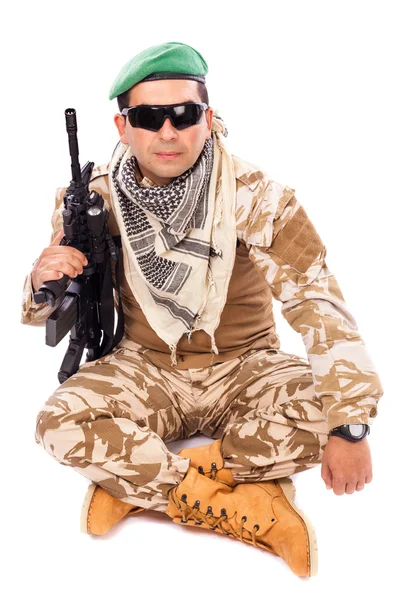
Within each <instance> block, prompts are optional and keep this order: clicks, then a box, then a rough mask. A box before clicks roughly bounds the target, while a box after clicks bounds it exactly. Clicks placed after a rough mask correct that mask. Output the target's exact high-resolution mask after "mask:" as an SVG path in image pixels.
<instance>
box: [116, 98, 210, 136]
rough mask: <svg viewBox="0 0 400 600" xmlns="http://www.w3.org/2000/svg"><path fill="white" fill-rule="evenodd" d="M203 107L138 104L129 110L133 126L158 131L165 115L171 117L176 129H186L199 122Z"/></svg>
mask: <svg viewBox="0 0 400 600" xmlns="http://www.w3.org/2000/svg"><path fill="white" fill-rule="evenodd" d="M201 113H202V109H201V108H200V106H197V105H196V104H181V105H179V106H173V107H163V106H160V107H158V106H138V107H136V108H135V109H132V110H130V111H129V112H128V118H129V122H130V124H131V125H132V127H140V128H142V129H149V130H150V131H158V130H159V129H160V128H161V127H162V126H163V123H164V120H165V117H166V116H168V117H170V119H171V121H172V125H173V126H174V127H175V128H176V129H186V127H191V126H192V125H195V124H196V123H198V122H199V120H200V117H201Z"/></svg>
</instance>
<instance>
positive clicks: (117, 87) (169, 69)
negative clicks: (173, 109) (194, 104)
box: [109, 42, 208, 100]
mask: <svg viewBox="0 0 400 600" xmlns="http://www.w3.org/2000/svg"><path fill="white" fill-rule="evenodd" d="M207 72H208V66H207V63H206V61H205V60H204V58H203V57H202V56H201V54H200V53H199V52H197V50H195V49H194V48H192V47H191V46H187V45H186V44H181V43H179V42H167V43H166V44H159V45H157V46H151V47H150V48H147V49H146V50H143V51H142V52H140V54H137V55H136V56H134V57H133V58H131V60H130V61H128V62H127V63H126V64H125V65H124V66H123V67H122V69H121V71H120V72H119V74H118V75H117V77H116V79H115V81H114V83H113V84H112V86H111V89H110V93H109V99H110V100H113V99H114V98H116V97H117V96H119V95H120V94H122V93H123V92H126V91H127V90H129V89H130V88H131V87H132V86H134V85H136V84H137V83H139V82H141V81H144V80H145V81H151V80H154V79H194V80H196V81H201V82H202V83H205V77H204V75H206V73H207Z"/></svg>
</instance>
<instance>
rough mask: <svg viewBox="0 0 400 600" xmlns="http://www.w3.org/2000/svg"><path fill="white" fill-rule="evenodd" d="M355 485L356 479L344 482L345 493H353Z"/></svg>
mask: <svg viewBox="0 0 400 600" xmlns="http://www.w3.org/2000/svg"><path fill="white" fill-rule="evenodd" d="M356 485H357V482H356V481H349V482H348V483H346V494H354V492H355V491H356Z"/></svg>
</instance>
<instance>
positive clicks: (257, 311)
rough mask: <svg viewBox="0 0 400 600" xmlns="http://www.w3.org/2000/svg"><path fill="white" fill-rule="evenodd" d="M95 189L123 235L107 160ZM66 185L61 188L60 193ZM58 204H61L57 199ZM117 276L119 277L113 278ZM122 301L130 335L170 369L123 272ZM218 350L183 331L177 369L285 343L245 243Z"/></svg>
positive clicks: (95, 177) (114, 229)
mask: <svg viewBox="0 0 400 600" xmlns="http://www.w3.org/2000/svg"><path fill="white" fill-rule="evenodd" d="M90 189H94V190H96V191H97V192H98V193H99V194H101V195H102V196H103V198H104V200H105V201H106V203H107V204H108V207H107V208H109V211H110V212H109V220H108V225H109V228H110V232H111V235H113V236H117V235H120V233H119V228H118V224H117V222H116V220H115V216H114V213H113V210H112V204H111V199H110V193H109V187H108V165H101V166H98V167H96V168H95V169H94V170H93V174H92V179H91V182H90ZM64 191H65V189H61V188H60V189H59V191H58V192H59V193H58V198H59V199H60V203H61V199H62V197H63V192H64ZM57 204H59V203H58V202H57ZM114 281H115V278H114ZM121 300H122V305H123V310H124V320H125V323H124V326H125V338H126V339H128V340H132V341H133V342H135V343H136V344H139V345H141V346H143V347H144V348H146V350H143V349H142V350H141V351H142V352H144V353H145V354H146V355H148V356H149V358H151V360H152V362H153V363H154V364H156V365H157V366H160V367H162V368H164V369H170V368H171V352H170V350H169V348H168V345H167V344H166V343H165V342H164V341H163V340H162V339H161V338H159V337H158V335H157V334H156V333H155V331H154V330H153V329H152V328H151V327H150V325H149V323H148V321H147V319H146V317H145V315H144V313H143V311H142V310H141V308H140V306H139V304H138V303H137V302H136V299H135V297H134V296H133V294H132V291H131V289H130V287H129V284H128V282H127V280H126V278H125V276H124V273H122V276H121ZM215 342H216V345H217V348H218V351H219V354H213V353H212V352H211V339H210V337H209V336H208V335H207V334H206V333H205V332H204V331H203V330H198V331H195V332H193V334H192V337H191V341H190V343H189V342H188V339H187V337H186V336H182V338H181V339H180V341H179V343H178V346H177V355H176V358H177V362H178V365H177V366H176V367H175V368H177V369H196V368H201V367H206V366H209V365H212V364H216V363H219V362H225V361H227V360H231V359H232V358H236V357H237V356H240V355H241V354H243V353H244V352H246V350H248V349H249V348H280V341H279V337H278V336H277V334H276V331H275V321H274V316H273V311H272V294H271V290H270V287H269V285H268V283H267V282H266V281H265V279H264V277H263V275H262V274H261V272H260V271H259V270H258V269H257V267H256V266H255V265H254V263H253V262H252V261H251V260H250V258H249V251H248V249H247V247H246V245H245V244H244V243H240V244H239V247H238V248H237V249H236V260H235V264H234V268H233V271H232V276H231V280H230V284H229V288H228V295H227V300H226V304H225V307H224V309H223V311H222V314H221V320H220V324H219V326H218V328H217V329H216V332H215Z"/></svg>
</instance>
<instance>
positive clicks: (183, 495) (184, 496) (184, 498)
mask: <svg viewBox="0 0 400 600" xmlns="http://www.w3.org/2000/svg"><path fill="white" fill-rule="evenodd" d="M186 498H187V495H186V494H182V496H181V500H182V502H186Z"/></svg>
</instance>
